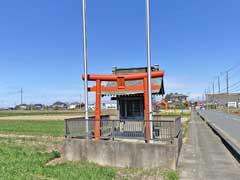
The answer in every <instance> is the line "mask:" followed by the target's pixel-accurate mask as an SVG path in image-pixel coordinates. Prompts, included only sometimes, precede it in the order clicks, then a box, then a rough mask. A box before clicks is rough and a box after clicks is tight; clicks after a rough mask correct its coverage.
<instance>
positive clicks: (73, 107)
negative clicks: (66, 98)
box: [67, 102, 81, 110]
mask: <svg viewBox="0 0 240 180" xmlns="http://www.w3.org/2000/svg"><path fill="white" fill-rule="evenodd" d="M80 106H81V105H80V104H79V103H77V102H75V103H71V104H69V105H68V107H67V108H68V109H69V110H74V109H77V108H80Z"/></svg>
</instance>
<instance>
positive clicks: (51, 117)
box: [0, 115, 81, 121]
mask: <svg viewBox="0 0 240 180" xmlns="http://www.w3.org/2000/svg"><path fill="white" fill-rule="evenodd" d="M79 117H81V116H79V115H34V116H33V115H32V116H31V115H29V116H8V117H0V120H36V121H63V120H64V119H69V118H79Z"/></svg>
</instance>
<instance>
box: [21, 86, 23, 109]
mask: <svg viewBox="0 0 240 180" xmlns="http://www.w3.org/2000/svg"><path fill="white" fill-rule="evenodd" d="M20 94H21V105H22V104H23V89H22V88H21V91H20Z"/></svg>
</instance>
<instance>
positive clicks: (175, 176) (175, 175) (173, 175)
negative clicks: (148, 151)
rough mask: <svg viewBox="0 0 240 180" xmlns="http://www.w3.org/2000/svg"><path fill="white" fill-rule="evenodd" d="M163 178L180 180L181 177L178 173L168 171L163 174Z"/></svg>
mask: <svg viewBox="0 0 240 180" xmlns="http://www.w3.org/2000/svg"><path fill="white" fill-rule="evenodd" d="M163 177H164V179H166V180H179V175H178V173H177V172H176V171H173V170H167V171H165V172H163Z"/></svg>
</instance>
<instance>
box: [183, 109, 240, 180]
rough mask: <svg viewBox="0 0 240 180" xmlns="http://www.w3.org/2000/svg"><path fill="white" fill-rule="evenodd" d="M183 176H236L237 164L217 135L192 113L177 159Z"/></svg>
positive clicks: (203, 179)
mask: <svg viewBox="0 0 240 180" xmlns="http://www.w3.org/2000/svg"><path fill="white" fill-rule="evenodd" d="M179 171H180V177H181V179H183V180H239V179H240V165H239V163H238V162H237V161H236V160H235V159H234V157H233V156H232V155H231V153H230V152H229V151H228V149H227V148H226V147H225V146H224V145H223V143H222V141H221V140H220V138H219V137H218V136H217V135H216V134H214V133H213V131H212V130H211V129H210V128H209V126H207V124H206V123H205V122H204V121H203V120H202V119H200V117H199V116H198V115H197V114H196V113H193V114H192V120H191V123H190V127H189V130H188V133H187V141H186V143H185V144H184V145H183V148H182V152H181V155H180V159H179Z"/></svg>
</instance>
